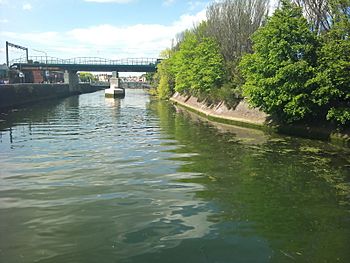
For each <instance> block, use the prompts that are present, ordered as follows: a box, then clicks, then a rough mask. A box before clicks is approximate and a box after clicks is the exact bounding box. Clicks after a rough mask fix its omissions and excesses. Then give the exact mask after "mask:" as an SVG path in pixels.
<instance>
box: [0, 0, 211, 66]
mask: <svg viewBox="0 0 350 263" xmlns="http://www.w3.org/2000/svg"><path fill="white" fill-rule="evenodd" d="M209 2H211V1H209V0H208V1H207V0H200V1H188V0H0V63H4V62H5V41H9V42H11V43H15V44H19V45H22V46H26V47H28V48H29V52H30V55H38V56H40V55H43V53H40V52H39V51H35V50H41V51H46V52H47V54H48V56H55V57H62V58H70V57H79V56H95V57H105V58H110V59H117V58H125V57H158V54H159V52H160V51H161V50H163V49H164V48H166V47H169V46H170V44H171V39H172V38H174V37H175V35H176V34H177V33H179V32H181V31H183V30H185V29H186V28H190V27H192V26H193V24H194V23H198V22H199V21H201V20H202V19H204V18H205V7H206V6H207V5H208V3H209ZM33 49H35V50H33ZM23 55H24V54H23V52H21V51H19V50H16V49H12V48H11V49H10V59H12V58H18V57H20V56H23Z"/></svg>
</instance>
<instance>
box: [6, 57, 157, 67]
mask: <svg viewBox="0 0 350 263" xmlns="http://www.w3.org/2000/svg"><path fill="white" fill-rule="evenodd" d="M158 62H159V59H157V58H125V59H117V60H110V59H105V58H98V57H76V58H69V59H60V58H56V57H49V56H31V57H29V59H28V61H27V60H26V58H23V57H21V58H19V59H14V60H12V61H11V65H13V64H27V63H30V64H51V65H53V64H56V65H62V64H63V65H72V64H78V65H156V64H157V63H158Z"/></svg>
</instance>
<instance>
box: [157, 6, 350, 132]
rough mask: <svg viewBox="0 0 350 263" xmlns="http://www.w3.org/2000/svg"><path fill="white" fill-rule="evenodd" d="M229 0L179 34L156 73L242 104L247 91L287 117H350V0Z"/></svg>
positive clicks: (170, 83)
mask: <svg viewBox="0 0 350 263" xmlns="http://www.w3.org/2000/svg"><path fill="white" fill-rule="evenodd" d="M269 5H270V3H269V0H224V1H220V2H214V3H212V4H210V5H209V7H208V8H207V19H206V21H203V22H201V23H200V24H199V25H197V26H195V27H193V28H192V29H190V30H186V31H185V32H182V33H180V34H179V35H177V37H176V40H175V41H173V44H172V46H171V47H170V48H168V49H166V50H164V51H163V52H162V53H161V56H162V58H163V60H162V62H161V63H160V64H159V65H158V71H157V73H156V74H155V75H154V78H153V81H154V85H155V86H156V87H157V94H158V96H159V97H160V98H169V97H170V96H171V95H172V94H173V93H174V92H179V93H181V94H188V95H194V96H197V97H198V98H200V99H203V100H204V99H205V100H207V101H208V102H210V103H211V102H217V101H224V102H225V103H226V105H227V106H229V107H234V105H236V103H237V101H239V100H241V99H243V98H245V99H246V100H247V101H248V102H249V103H250V105H252V106H254V107H257V108H260V109H261V110H262V111H264V112H266V113H268V114H270V115H271V116H272V117H273V118H274V119H275V120H277V121H279V122H282V123H293V122H310V121H315V120H317V121H323V122H329V123H332V124H334V125H337V126H338V127H347V125H349V124H350V39H349V37H350V36H349V35H350V0H281V1H280V2H279V6H278V8H277V9H276V10H275V11H274V13H273V14H269Z"/></svg>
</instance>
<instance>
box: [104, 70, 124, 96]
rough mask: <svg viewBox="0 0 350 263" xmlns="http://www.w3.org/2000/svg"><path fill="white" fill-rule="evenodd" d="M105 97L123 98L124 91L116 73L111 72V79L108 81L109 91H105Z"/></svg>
mask: <svg viewBox="0 0 350 263" xmlns="http://www.w3.org/2000/svg"><path fill="white" fill-rule="evenodd" d="M105 96H106V97H111V98H124V97H125V89H124V88H122V86H121V82H120V79H119V77H118V72H116V71H113V72H112V77H111V79H110V80H109V89H106V90H105Z"/></svg>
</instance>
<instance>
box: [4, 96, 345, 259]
mask: <svg viewBox="0 0 350 263" xmlns="http://www.w3.org/2000/svg"><path fill="white" fill-rule="evenodd" d="M349 182H350V151H349V149H346V148H340V147H336V146H332V145H330V144H328V143H326V142H321V141H317V140H308V139H300V138H293V137H286V136H280V135H275V134H267V133H264V132H262V131H257V130H250V129H245V128H239V127H233V126H226V125H223V124H214V123H210V122H208V121H206V120H204V119H202V118H201V117H198V116H196V115H195V114H193V113H189V112H186V111H184V110H183V109H181V108H176V107H175V106H173V105H172V104H170V103H168V102H160V101H157V100H155V99H152V98H151V97H150V96H148V95H147V94H146V93H145V92H144V91H142V90H127V93H126V97H125V99H122V100H118V99H115V100H114V99H107V98H105V97H104V93H103V91H102V92H96V93H92V94H85V95H80V96H73V97H69V98H66V99H63V100H57V101H50V102H41V103H38V104H35V105H31V106H26V107H24V108H19V109H16V110H12V111H10V112H6V113H0V262H4V263H17V262H40V263H42V262H50V263H53V262H55V263H56V262H57V263H58V262H84V263H86V262H99V263H104V262H106V263H109V262H118V263H119V262H140V263H141V262H142V263H145V262H150V263H151V262H152V263H157V262H162V263H164V262H183V263H187V262H238V263H242V262H249V263H251V262H276V263H277V262H278V263H280V262H317V263H318V262H350V247H349V244H350V213H349V212H350V209H349V208H350V202H349V201H350V185H349Z"/></svg>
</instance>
